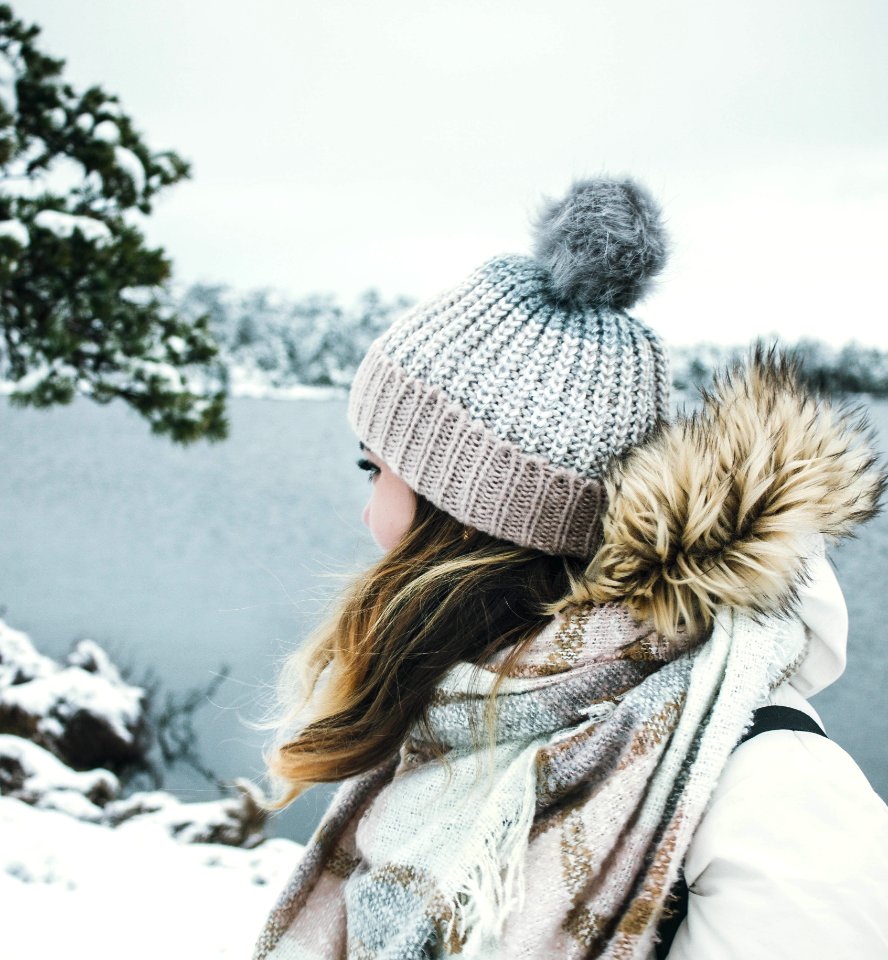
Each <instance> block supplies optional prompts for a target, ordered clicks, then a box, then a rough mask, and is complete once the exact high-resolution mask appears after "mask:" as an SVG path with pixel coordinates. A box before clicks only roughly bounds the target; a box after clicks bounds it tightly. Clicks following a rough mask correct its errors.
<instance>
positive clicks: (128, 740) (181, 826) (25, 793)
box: [0, 620, 303, 960]
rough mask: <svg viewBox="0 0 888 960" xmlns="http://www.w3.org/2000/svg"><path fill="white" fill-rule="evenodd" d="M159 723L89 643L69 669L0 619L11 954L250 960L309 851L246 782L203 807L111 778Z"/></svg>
mask: <svg viewBox="0 0 888 960" xmlns="http://www.w3.org/2000/svg"><path fill="white" fill-rule="evenodd" d="M147 722H148V714H147V713H146V702H145V691H144V690H142V689H141V688H140V687H136V686H132V685H130V684H128V683H126V681H125V680H123V678H122V677H121V676H120V674H119V672H118V671H117V669H116V667H115V666H114V665H113V664H112V663H111V661H110V659H109V658H108V656H107V654H106V653H105V652H104V651H103V650H102V648H101V647H99V646H98V645H97V644H95V643H94V642H93V641H91V640H82V641H80V642H79V643H78V644H77V645H76V646H75V647H74V648H73V649H72V651H71V652H70V653H69V654H68V656H67V658H66V659H65V661H64V662H57V661H55V660H53V659H52V658H50V657H47V656H45V655H43V654H41V653H39V652H38V651H37V650H36V648H35V647H34V645H33V644H32V643H31V640H30V638H29V637H28V635H27V634H25V633H23V632H21V631H19V630H14V629H13V628H11V627H9V626H8V625H7V624H6V623H5V622H4V621H3V620H0V794H2V795H0V904H2V908H0V917H2V935H0V946H2V950H0V953H2V956H3V957H4V958H7V957H8V958H9V960H55V958H57V957H59V956H64V955H67V954H69V953H70V952H71V947H72V946H73V947H74V948H75V952H76V955H77V956H80V954H81V952H82V953H84V955H88V956H89V957H90V960H112V958H116V957H118V956H120V954H121V953H122V952H125V953H126V955H127V956H129V957H134V958H136V960H141V958H145V960H149V958H151V960H156V958H157V957H160V956H162V957H164V958H166V960H186V958H187V960H193V958H194V957H208V958H210V957H212V958H227V957H231V958H234V957H240V958H242V957H247V956H250V954H251V952H252V948H253V945H254V943H255V941H256V938H257V937H258V935H259V932H260V930H261V928H262V925H263V923H264V921H265V917H266V916H267V914H268V912H269V911H270V909H271V908H272V906H273V905H274V902H275V900H276V898H277V896H278V894H279V892H280V890H281V889H282V888H283V886H284V884H285V883H286V880H287V878H288V877H289V875H290V874H291V873H292V871H293V870H294V868H295V867H296V864H297V863H298V861H299V858H300V856H301V853H302V850H303V847H302V845H301V844H298V843H294V842H293V841H290V840H285V839H281V838H273V839H267V838H265V836H264V834H263V830H262V827H263V823H264V819H265V818H264V814H263V813H262V811H261V810H259V809H258V807H257V805H256V802H255V800H256V795H255V792H254V791H255V787H251V785H249V784H248V783H246V782H243V783H239V790H240V796H239V797H227V798H223V799H220V800H214V801H209V802H204V803H183V802H181V801H179V800H177V799H176V798H175V797H173V796H172V795H171V794H168V793H166V792H164V791H163V790H155V791H149V792H133V793H130V794H129V795H126V796H124V795H123V794H124V791H123V789H122V786H121V779H120V778H119V776H118V775H117V773H116V772H115V771H125V769H126V766H127V764H128V763H132V762H133V761H134V759H135V760H138V759H139V758H140V757H142V756H143V755H144V750H145V744H146V742H147V740H146V736H147V732H146V729H145V726H146V723H147ZM127 751H129V752H127ZM112 768H113V769H112ZM49 918H51V919H52V922H51V923H46V922H44V921H45V920H46V919H49Z"/></svg>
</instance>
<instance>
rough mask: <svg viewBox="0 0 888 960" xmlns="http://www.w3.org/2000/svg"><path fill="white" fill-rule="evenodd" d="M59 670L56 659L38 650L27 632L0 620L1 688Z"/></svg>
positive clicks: (46, 675)
mask: <svg viewBox="0 0 888 960" xmlns="http://www.w3.org/2000/svg"><path fill="white" fill-rule="evenodd" d="M58 670H59V666H58V664H57V663H56V662H55V661H54V660H52V659H51V658H50V657H46V656H44V655H43V654H42V653H38V652H37V650H36V648H35V647H34V644H33V643H31V638H30V637H29V636H28V635H27V634H26V633H23V632H22V631H21V630H14V629H13V628H12V627H10V626H9V624H7V623H5V622H4V621H3V620H0V690H2V689H3V688H4V687H11V686H13V685H14V684H18V683H26V682H27V681H28V680H34V679H35V678H37V677H48V676H49V675H50V674H53V673H56V672H57V671H58Z"/></svg>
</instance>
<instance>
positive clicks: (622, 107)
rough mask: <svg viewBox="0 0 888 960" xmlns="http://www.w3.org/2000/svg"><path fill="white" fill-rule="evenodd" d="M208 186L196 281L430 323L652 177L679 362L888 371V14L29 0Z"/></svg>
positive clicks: (194, 229)
mask: <svg viewBox="0 0 888 960" xmlns="http://www.w3.org/2000/svg"><path fill="white" fill-rule="evenodd" d="M13 8H14V10H15V11H16V13H17V14H18V15H19V16H21V17H23V18H25V19H27V20H31V21H34V22H37V23H39V24H40V25H41V26H42V27H43V41H42V42H43V47H44V49H46V50H47V52H49V53H52V54H54V55H57V56H62V57H64V58H66V60H67V62H68V69H67V75H68V77H69V79H71V80H72V81H73V82H74V83H76V84H77V85H78V86H85V85H87V84H91V83H99V84H101V85H103V86H104V87H105V88H106V89H107V90H108V91H109V92H113V93H117V94H118V95H119V96H120V98H121V100H122V102H123V106H124V108H125V109H126V110H127V111H128V112H129V113H130V114H131V115H132V116H133V118H134V120H135V121H136V124H137V126H138V127H139V128H140V129H141V130H142V131H143V132H144V133H145V134H146V137H147V140H148V143H149V145H150V146H152V147H153V148H155V149H161V148H173V149H175V150H177V151H178V152H179V153H181V154H182V155H183V156H185V157H186V158H188V159H189V160H190V161H191V162H192V164H193V173H194V176H193V179H192V180H191V181H189V182H186V183H183V184H181V185H179V186H178V187H175V188H173V189H172V190H171V191H169V192H168V194H167V195H165V196H164V195H162V196H161V197H160V198H159V200H158V203H157V207H156V210H155V214H154V215H153V216H152V218H151V220H150V222H149V226H148V231H147V232H148V235H149V238H150V240H151V241H152V242H155V243H159V244H162V245H163V246H164V247H165V248H166V249H167V252H168V253H169V254H170V255H171V256H172V257H173V259H174V261H175V265H176V275H177V278H178V279H180V280H182V281H186V282H189V281H193V280H207V281H220V282H225V283H229V284H231V285H233V286H235V287H238V288H244V289H246V288H252V287H260V286H261V287H265V286H268V287H274V288H277V289H280V290H282V291H285V292H288V293H291V294H297V295H298V294H303V293H308V292H320V291H333V292H335V293H337V294H339V295H341V296H342V297H343V298H345V299H349V298H350V297H352V296H353V295H354V294H355V293H357V292H358V291H360V290H362V289H363V288H365V287H369V286H376V287H378V288H379V289H380V290H381V291H382V292H383V294H385V295H395V294H400V293H403V294H407V295H410V296H415V297H423V296H429V295H432V294H434V293H436V292H437V291H438V290H440V289H442V288H445V287H447V286H450V285H451V284H453V283H455V282H457V281H459V280H460V279H462V277H463V276H464V275H465V274H466V273H468V272H469V271H470V270H471V269H473V268H474V267H475V266H476V265H478V264H479V263H480V262H481V261H483V260H484V259H486V258H487V257H489V256H493V255H495V254H498V253H504V252H508V251H519V252H526V251H527V250H528V249H529V247H528V244H529V238H528V220H529V217H530V216H531V215H532V214H533V212H534V211H535V209H536V207H537V204H538V202H539V199H540V198H541V197H542V196H543V195H544V194H546V195H557V194H559V193H561V192H562V191H563V190H564V189H565V188H566V187H567V185H568V184H569V183H570V181H571V179H573V178H574V177H577V176H582V175H588V174H596V173H601V172H610V173H615V174H620V173H628V174H631V175H633V176H635V177H637V178H638V179H640V180H641V181H643V182H645V183H646V184H647V185H648V186H649V187H650V188H651V189H652V190H653V191H654V193H655V194H656V195H657V196H658V197H659V198H660V200H661V202H662V204H663V206H664V209H665V211H666V215H667V219H668V223H669V227H670V231H671V234H672V237H673V242H674V248H675V249H674V254H673V258H672V261H671V264H670V267H669V268H668V270H667V272H666V274H665V275H664V278H663V280H662V282H661V284H660V286H659V288H658V290H657V291H656V292H655V293H654V294H653V295H652V296H651V297H650V298H649V299H648V300H647V301H646V302H645V303H644V304H643V305H642V306H641V307H640V308H639V309H638V310H637V311H636V313H637V314H638V315H640V316H642V317H643V318H644V319H646V320H647V321H648V322H649V323H651V324H652V325H653V326H654V327H656V328H657V329H658V330H660V332H661V333H663V334H664V335H665V337H666V338H667V339H668V340H670V341H672V342H675V343H680V342H690V341H695V340H699V339H710V340H717V341H722V342H731V343H738V342H745V341H746V340H748V339H750V338H752V337H754V336H756V335H758V334H768V333H772V332H776V333H779V334H781V335H782V336H784V337H786V338H787V339H790V340H793V339H796V338H798V337H799V336H803V335H806V334H810V335H813V336H818V337H821V338H824V339H826V340H828V341H830V342H833V343H841V342H844V341H846V340H848V339H850V338H856V339H858V340H860V341H863V342H867V343H874V344H879V345H881V346H888V322H886V321H888V310H886V307H885V301H884V287H885V274H886V264H888V230H886V228H885V224H886V222H888V56H886V49H888V3H886V2H885V0H843V2H841V3H839V2H836V0H745V2H743V3H736V2H731V3H728V2H726V0H670V2H669V3H664V2H662V0H545V2H542V0H539V2H529V0H448V2H444V3H442V2H437V3H434V2H430V0H373V2H372V3H367V2H359V0H350V2H346V0H315V2H308V0H253V2H252V3H251V4H249V5H248V4H246V3H244V2H243V0H239V2H237V3H235V2H232V0H139V2H132V0H126V2H124V0H78V2H77V3H73V2H62V0H18V2H15V0H14V2H13Z"/></svg>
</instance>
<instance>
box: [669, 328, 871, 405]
mask: <svg viewBox="0 0 888 960" xmlns="http://www.w3.org/2000/svg"><path fill="white" fill-rule="evenodd" d="M781 346H782V347H784V348H785V349H787V350H788V351H789V352H791V353H792V354H794V355H795V357H796V358H797V360H798V362H799V372H800V376H801V379H802V381H803V382H804V383H805V384H806V385H807V386H809V387H810V388H811V389H813V390H816V391H818V392H820V393H824V394H830V395H831V394H848V393H868V394H871V395H872V396H876V397H884V396H888V351H886V350H880V349H878V348H876V347H867V346H864V345H862V344H859V343H854V342H851V343H847V344H845V346H843V347H838V348H836V347H830V346H829V345H828V344H825V343H823V342H822V341H820V340H814V339H812V338H805V339H802V340H799V341H797V342H796V343H786V342H781ZM748 351H749V348H748V346H744V347H724V346H719V345H716V344H710V343H702V344H693V345H691V346H680V347H673V348H672V349H671V350H670V354H671V358H672V378H673V383H674V385H675V387H676V389H678V390H683V391H691V390H694V389H696V388H697V387H701V386H705V385H706V384H707V383H708V382H709V381H710V380H711V379H712V375H713V373H714V372H715V371H716V370H717V369H719V368H722V367H724V366H725V365H727V364H730V363H733V362H734V361H736V360H740V359H742V358H743V357H744V356H746V355H747V354H748Z"/></svg>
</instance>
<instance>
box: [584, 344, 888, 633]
mask: <svg viewBox="0 0 888 960" xmlns="http://www.w3.org/2000/svg"><path fill="white" fill-rule="evenodd" d="M605 484H606V490H607V495H608V499H609V509H608V512H607V515H606V517H605V521H604V540H603V543H602V546H601V548H600V549H599V551H598V552H597V553H596V555H595V557H594V558H593V559H592V561H591V562H590V564H589V566H588V568H587V570H586V576H585V579H584V581H583V582H582V583H580V584H577V585H576V587H575V590H574V593H573V594H572V596H571V598H570V599H571V600H572V601H575V602H584V601H589V600H591V601H593V602H594V603H608V602H611V601H621V602H626V603H628V604H629V606H630V607H631V608H632V610H633V612H634V613H635V614H636V615H637V616H638V617H639V618H642V619H647V618H652V620H653V622H654V626H655V627H656V629H657V630H658V632H660V633H661V634H662V635H664V636H669V637H671V636H675V635H677V634H678V633H680V632H682V631H683V630H685V629H686V630H687V631H688V632H689V633H691V634H693V635H700V634H701V633H703V632H704V631H705V630H706V629H707V628H708V627H709V625H710V623H711V620H712V614H713V612H714V610H715V609H716V607H718V606H720V605H723V604H727V605H730V606H732V607H735V608H740V609H743V610H745V611H747V612H750V613H753V614H766V613H781V612H784V613H785V612H788V611H789V610H791V609H792V608H793V604H794V603H795V601H796V599H797V587H798V585H799V583H800V582H802V580H803V578H804V575H805V564H804V560H805V554H806V551H807V550H809V549H810V544H811V536H812V535H813V534H816V533H818V532H820V533H823V534H825V535H827V536H830V537H833V538H839V537H846V536H849V535H851V534H852V532H853V530H854V528H855V527H856V526H857V525H858V524H859V523H862V522H863V521H865V520H868V519H869V518H870V517H872V516H873V515H874V514H875V513H877V512H878V511H879V509H880V500H881V497H882V494H883V492H884V490H885V486H886V474H885V472H884V471H883V469H882V468H881V467H880V466H877V463H876V458H875V455H874V453H873V438H872V431H871V429H870V427H869V425H868V423H867V420H866V415H865V414H864V413H863V412H862V411H861V410H860V409H859V408H858V409H850V408H847V407H843V406H833V405H831V404H830V403H829V402H827V401H826V400H824V399H822V398H818V397H816V396H814V395H813V394H811V393H809V392H807V390H806V389H805V388H803V387H802V386H801V385H800V383H799V380H798V376H797V370H796V367H795V364H794V362H793V361H791V360H790V359H788V358H787V357H786V356H783V355H780V354H778V353H777V352H776V351H775V350H773V349H772V350H770V351H765V350H764V349H763V348H761V347H757V348H756V350H755V352H754V354H753V356H752V357H751V360H750V362H749V364H748V365H746V366H745V367H744V366H736V367H734V368H733V369H731V370H728V371H727V372H726V373H724V374H722V375H721V376H720V377H719V378H718V379H717V380H716V382H715V385H714V387H713V389H712V391H711V392H708V393H704V394H703V406H702V409H701V410H699V411H697V412H695V413H694V414H692V415H690V416H682V417H679V418H678V419H677V420H676V421H675V422H674V423H672V424H668V425H664V426H663V428H662V429H660V430H659V431H658V432H657V433H655V434H654V435H653V436H652V437H651V438H650V439H649V440H648V441H646V442H645V443H643V444H641V445H639V446H637V447H635V448H634V449H633V450H632V451H631V452H630V453H629V455H628V456H627V457H626V458H624V459H623V460H622V461H621V462H619V463H617V464H615V465H614V467H613V469H612V470H611V472H610V474H609V476H608V477H607V478H606V480H605Z"/></svg>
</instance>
